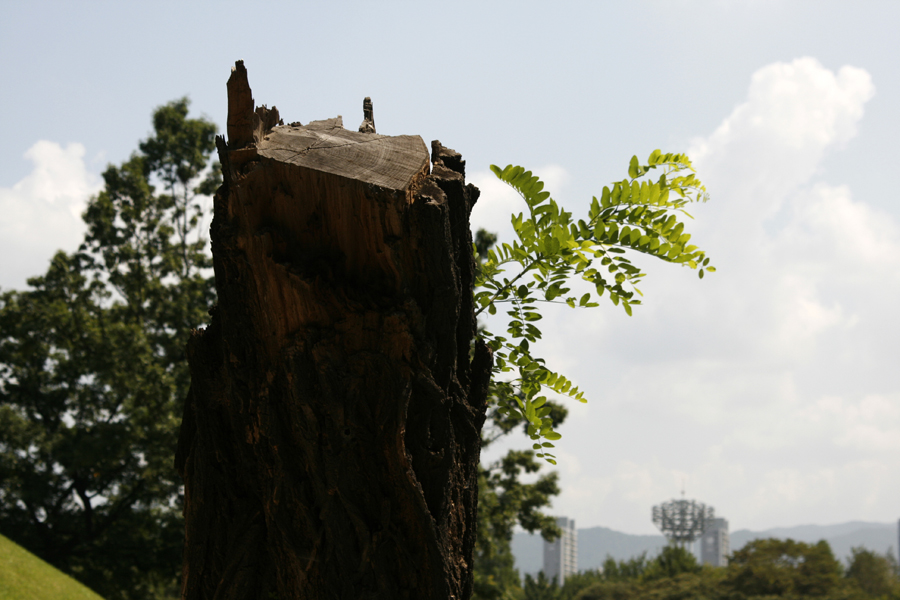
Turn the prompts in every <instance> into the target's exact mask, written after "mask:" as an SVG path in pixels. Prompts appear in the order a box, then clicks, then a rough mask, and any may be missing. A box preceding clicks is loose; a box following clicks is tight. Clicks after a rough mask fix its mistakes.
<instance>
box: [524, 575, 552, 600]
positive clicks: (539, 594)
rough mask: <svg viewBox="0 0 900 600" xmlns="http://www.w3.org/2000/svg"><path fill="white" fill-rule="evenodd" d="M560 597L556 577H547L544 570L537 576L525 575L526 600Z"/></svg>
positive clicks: (547, 599) (544, 599)
mask: <svg viewBox="0 0 900 600" xmlns="http://www.w3.org/2000/svg"><path fill="white" fill-rule="evenodd" d="M558 598H559V584H558V583H557V581H556V577H554V578H553V579H552V580H550V579H547V576H546V575H544V572H543V571H541V572H540V573H538V575H537V577H532V576H531V575H526V576H525V600H557V599H558Z"/></svg>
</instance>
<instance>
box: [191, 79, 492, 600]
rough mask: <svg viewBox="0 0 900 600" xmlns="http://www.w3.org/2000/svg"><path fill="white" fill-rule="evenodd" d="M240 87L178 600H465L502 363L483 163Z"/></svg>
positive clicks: (217, 233)
mask: <svg viewBox="0 0 900 600" xmlns="http://www.w3.org/2000/svg"><path fill="white" fill-rule="evenodd" d="M228 94H229V116H228V136H229V139H228V142H227V143H226V141H225V140H224V139H222V138H219V139H218V140H217V146H218V149H219V158H220V161H221V163H222V170H223V176H224V183H223V185H222V187H221V188H220V189H219V191H218V192H217V193H216V197H215V209H214V219H213V224H212V227H211V239H212V248H213V260H214V265H215V274H216V290H217V294H218V304H217V306H216V308H215V309H214V311H213V313H212V319H211V323H210V326H209V327H208V328H207V329H206V330H202V331H198V332H195V334H194V335H193V336H192V338H191V341H190V343H189V344H188V348H187V355H188V360H189V362H190V367H191V377H192V382H191V391H190V394H189V396H188V398H187V400H186V402H185V412H184V419H183V423H182V429H181V436H180V439H179V444H178V452H177V455H176V466H177V468H178V469H179V471H180V473H181V474H182V476H183V477H184V480H185V509H184V514H185V527H186V540H185V553H184V567H183V579H182V581H183V596H182V597H183V598H184V599H185V600H200V599H206V598H217V599H220V600H237V599H241V600H243V599H246V598H272V597H275V598H281V599H287V598H295V599H301V598H303V599H307V598H308V599H313V598H314V599H316V600H318V599H326V598H385V599H387V598H392V599H393V598H409V599H412V598H421V599H434V600H437V599H440V600H447V599H450V598H453V599H456V600H465V599H466V598H468V597H469V596H470V595H471V589H472V564H471V561H472V552H473V548H474V543H475V522H476V518H475V515H476V506H477V488H478V484H477V468H478V462H479V455H480V439H481V436H480V431H481V427H482V424H483V422H484V411H485V403H486V394H487V385H488V382H489V378H490V372H491V355H490V352H489V351H488V349H487V348H486V347H485V346H484V345H483V344H481V343H475V344H474V345H473V338H474V334H475V317H474V311H473V305H472V285H473V281H474V259H473V256H472V236H471V233H470V231H469V224H468V219H469V214H470V212H471V209H472V206H473V204H474V203H475V201H476V199H477V198H478V190H477V188H475V187H474V186H472V185H470V184H469V185H467V184H466V183H465V161H463V160H462V157H461V156H460V155H459V154H458V153H456V152H454V151H453V150H450V149H448V148H445V147H443V146H442V145H441V144H440V143H439V142H433V143H432V148H431V156H430V159H431V160H430V161H429V153H428V149H427V148H426V146H425V144H424V142H423V141H422V139H421V138H420V137H419V136H386V135H380V134H376V133H374V132H357V131H347V130H345V129H344V128H343V126H342V121H341V119H340V118H336V119H327V120H324V121H313V122H311V123H308V124H307V125H301V124H300V123H291V124H289V125H284V124H282V122H281V119H280V117H279V115H278V111H277V109H276V108H275V107H272V108H271V109H269V108H266V107H265V106H262V107H254V103H253V98H252V94H251V92H250V87H249V83H248V82H247V72H246V69H244V66H243V64H242V63H240V62H239V63H238V64H237V65H236V66H235V69H234V71H233V73H232V77H231V79H229V82H228ZM364 106H365V107H366V110H368V111H369V112H368V113H367V116H366V118H365V120H364V125H365V124H366V123H368V122H371V123H372V127H371V129H374V117H372V115H371V102H368V103H366V104H365V105H364ZM238 113H239V114H238ZM363 129H368V128H367V127H363Z"/></svg>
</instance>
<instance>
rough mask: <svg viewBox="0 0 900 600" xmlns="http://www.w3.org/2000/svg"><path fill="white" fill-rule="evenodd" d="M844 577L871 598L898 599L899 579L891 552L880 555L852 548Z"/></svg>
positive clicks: (899, 592) (895, 561) (895, 560)
mask: <svg viewBox="0 0 900 600" xmlns="http://www.w3.org/2000/svg"><path fill="white" fill-rule="evenodd" d="M851 553H852V555H851V557H850V560H849V561H848V565H847V572H846V577H847V579H849V580H850V581H852V582H853V583H855V584H856V585H857V586H858V587H859V589H860V590H862V591H863V592H864V593H865V594H866V595H867V596H869V597H872V598H878V597H894V598H897V597H900V577H898V572H897V559H896V558H894V553H893V552H886V553H885V554H883V555H881V554H878V553H877V552H873V551H871V550H866V549H865V548H861V547H860V548H853V549H852V550H851Z"/></svg>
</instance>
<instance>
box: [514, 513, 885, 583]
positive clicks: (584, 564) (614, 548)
mask: <svg viewBox="0 0 900 600" xmlns="http://www.w3.org/2000/svg"><path fill="white" fill-rule="evenodd" d="M758 538H780V539H787V538H790V539H793V540H797V541H799V542H807V543H810V542H812V543H815V542H818V541H819V540H825V541H827V542H828V543H829V545H831V550H832V551H833V552H834V555H835V556H836V557H837V558H838V559H839V560H841V561H842V562H845V563H846V560H847V558H848V557H849V556H850V549H851V548H855V547H857V546H863V547H865V548H867V549H869V550H874V551H876V552H879V553H884V552H886V551H888V550H889V549H890V550H892V551H893V553H894V555H895V556H896V554H897V547H898V535H897V523H870V522H865V521H850V522H848V523H840V524H838V525H798V526H796V527H775V528H772V529H766V530H765V531H750V530H748V529H739V530H737V531H734V532H731V550H732V552H733V551H734V550H738V549H740V548H742V547H743V546H744V544H746V543H747V542H749V541H750V540H754V539H758ZM542 542H543V540H542V539H541V536H540V535H531V534H529V533H517V534H515V535H513V540H512V551H513V555H514V556H515V557H516V568H517V569H519V573H520V574H522V575H523V576H524V575H525V574H526V573H531V574H535V573H537V572H538V571H540V570H541V569H542V568H543V561H544V558H543V556H544V555H543V543H542ZM665 545H666V538H665V537H663V536H662V535H632V534H629V533H622V532H621V531H616V530H614V529H609V528H608V527H589V528H586V529H579V530H578V570H579V571H584V570H587V569H596V568H597V567H599V566H600V565H601V564H603V561H604V560H606V557H607V555H609V556H612V557H613V558H614V559H616V560H627V559H629V558H632V557H634V556H638V555H639V554H641V553H642V552H646V553H647V556H648V557H652V556H655V555H656V554H658V553H659V551H660V550H661V549H662V548H663V547H664V546H665Z"/></svg>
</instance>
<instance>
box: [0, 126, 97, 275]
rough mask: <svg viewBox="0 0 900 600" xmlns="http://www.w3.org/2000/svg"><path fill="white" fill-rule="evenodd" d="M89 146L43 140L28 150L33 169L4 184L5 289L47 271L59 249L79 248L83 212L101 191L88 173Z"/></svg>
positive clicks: (1, 252) (1, 249) (0, 254)
mask: <svg viewBox="0 0 900 600" xmlns="http://www.w3.org/2000/svg"><path fill="white" fill-rule="evenodd" d="M84 154H85V150H84V146H82V145H81V144H76V143H72V144H68V145H67V146H66V147H62V146H61V145H60V144H58V143H56V142H49V141H43V140H42V141H39V142H37V143H35V144H34V145H33V146H32V147H31V148H29V149H28V151H27V152H25V158H26V159H28V160H30V161H31V162H32V163H33V165H34V167H33V169H32V171H31V173H29V174H28V175H27V176H26V177H25V178H24V179H22V180H21V181H19V182H18V183H16V184H15V185H13V186H12V187H10V188H0V287H2V288H4V289H9V288H17V289H21V288H24V287H25V280H26V279H27V278H29V277H33V276H35V275H40V274H43V273H44V272H45V271H46V269H47V265H48V264H49V261H50V259H51V258H52V256H53V254H54V253H55V252H56V250H59V249H63V250H66V251H73V250H75V249H76V248H77V247H78V245H79V244H80V243H81V240H82V237H83V235H84V224H83V222H82V221H81V212H82V211H83V210H84V208H85V206H86V203H87V199H88V198H89V197H90V196H91V195H92V194H94V193H96V192H97V191H98V190H99V189H100V180H99V178H98V177H97V176H96V175H93V174H91V173H89V172H88V171H87V169H86V168H85V164H84Z"/></svg>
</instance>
